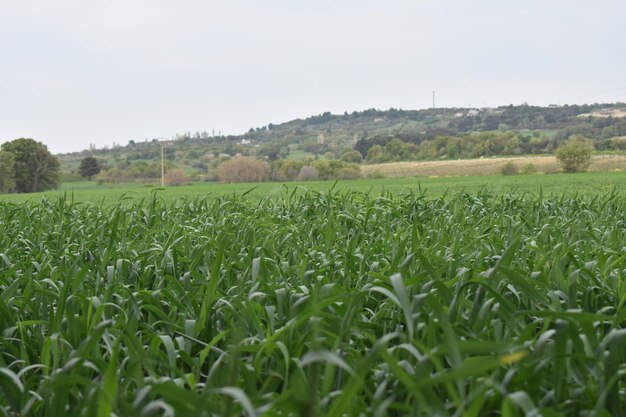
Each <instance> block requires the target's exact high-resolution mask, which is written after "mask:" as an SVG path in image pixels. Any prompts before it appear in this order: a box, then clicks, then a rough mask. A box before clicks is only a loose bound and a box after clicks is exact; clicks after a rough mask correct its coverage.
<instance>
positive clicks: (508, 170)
mask: <svg viewBox="0 0 626 417" xmlns="http://www.w3.org/2000/svg"><path fill="white" fill-rule="evenodd" d="M518 171H519V169H518V168H517V165H515V164H514V163H513V162H511V161H509V162H507V163H506V164H504V165H502V168H500V173H501V174H502V175H516V174H517V173H518Z"/></svg>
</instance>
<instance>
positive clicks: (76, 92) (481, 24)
mask: <svg viewBox="0 0 626 417" xmlns="http://www.w3.org/2000/svg"><path fill="white" fill-rule="evenodd" d="M625 20H626V1H624V0H596V1H594V2H590V1H580V0H567V1H566V0H525V1H515V2H513V1H502V0H473V1H467V0H397V1H394V0H387V1H382V0H378V1H375V0H345V1H344V0H310V1H303V0H264V1H260V0H257V1H252V0H229V1H223V0H222V1H213V0H204V1H201V0H175V1H174V0H171V1H170V0H106V1H102V0H100V1H92V0H0V143H2V142H4V141H7V140H11V139H15V138H18V137H32V138H34V139H36V140H38V141H41V142H43V143H45V144H47V145H48V147H49V148H50V149H51V151H52V152H55V153H59V152H72V151H80V150H82V149H86V148H88V147H89V144H90V143H95V144H96V145H97V146H98V147H102V146H103V145H109V146H110V145H111V144H112V143H113V142H116V143H121V144H126V143H127V142H128V141H129V140H130V139H133V140H135V141H138V140H144V139H145V138H148V139H152V138H159V137H170V136H172V135H174V134H176V133H179V132H184V131H192V132H195V131H202V130H206V131H208V132H211V131H212V130H213V129H215V132H216V133H217V132H218V131H221V132H222V133H223V134H230V133H232V134H239V133H243V132H245V131H247V130H248V129H249V128H250V127H257V126H263V125H266V124H268V123H280V122H284V121H288V120H291V119H294V118H298V117H300V118H304V117H308V116H310V115H313V114H319V113H322V112H325V111H331V112H333V113H343V112H344V111H348V112H352V111H354V110H364V109H368V108H379V109H388V108H390V107H394V108H403V109H420V108H425V107H429V106H431V105H432V91H433V90H435V91H436V92H437V93H436V98H437V103H436V104H437V106H438V107H439V106H441V107H456V106H470V105H471V106H476V107H483V106H498V105H505V104H511V103H512V104H520V103H523V102H527V103H529V104H537V105H548V104H553V103H554V104H565V103H585V102H591V103H593V102H615V101H626V77H625V75H626V44H625V43H624V41H625V40H626V24H624V21H625Z"/></svg>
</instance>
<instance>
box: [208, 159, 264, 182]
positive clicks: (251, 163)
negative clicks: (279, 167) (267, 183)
mask: <svg viewBox="0 0 626 417" xmlns="http://www.w3.org/2000/svg"><path fill="white" fill-rule="evenodd" d="M217 176H218V178H219V180H220V181H224V182H259V181H264V180H266V179H267V176H268V165H267V163H266V162H264V161H260V160H258V159H255V158H251V157H237V158H234V159H230V160H227V161H224V162H222V163H221V164H220V165H219V166H218V167H217Z"/></svg>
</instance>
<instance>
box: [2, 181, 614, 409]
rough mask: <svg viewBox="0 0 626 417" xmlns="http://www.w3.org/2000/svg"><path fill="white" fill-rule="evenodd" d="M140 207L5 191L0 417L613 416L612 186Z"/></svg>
mask: <svg viewBox="0 0 626 417" xmlns="http://www.w3.org/2000/svg"><path fill="white" fill-rule="evenodd" d="M418 184H419V185H418ZM254 187H256V188H254ZM152 190H153V189H152V188H151V187H140V186H134V187H133V186H126V187H119V188H117V187H115V188H105V187H101V188H100V187H97V186H94V185H93V184H87V183H85V184H74V185H73V187H70V188H67V189H66V190H65V191H64V192H61V193H59V192H56V193H47V194H43V195H28V196H2V198H1V199H0V229H1V230H2V231H3V233H2V234H0V415H5V416H17V415H20V416H57V415H62V416H66V417H73V416H98V417H104V416H113V415H116V416H174V415H175V416H241V415H246V416H260V415H268V416H358V415H362V416H404V415H413V416H425V417H426V416H450V417H452V416H467V417H473V416H506V417H513V416H523V415H526V416H539V415H543V416H548V417H551V416H598V417H603V416H607V417H608V416H624V415H626V412H625V411H624V410H626V328H625V326H626V181H624V174H623V173H590V174H580V175H520V176H513V177H501V176H498V177H465V178H433V179H419V180H418V179H403V180H362V181H356V182H348V181H341V182H338V183H337V184H334V183H332V182H328V183H306V184H290V185H289V186H288V187H284V186H281V185H278V184H274V183H263V184H244V185H229V184H198V185H192V186H189V187H172V188H170V187H168V188H166V189H163V190H157V191H156V192H152ZM246 192H249V193H248V194H246Z"/></svg>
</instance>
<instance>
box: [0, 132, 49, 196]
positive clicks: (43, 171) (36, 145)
mask: <svg viewBox="0 0 626 417" xmlns="http://www.w3.org/2000/svg"><path fill="white" fill-rule="evenodd" d="M2 150H3V151H6V152H9V153H11V154H12V155H13V158H14V160H15V165H14V175H15V177H14V178H15V191H17V192H18V193H34V192H38V191H45V190H49V189H52V188H57V187H58V186H59V183H60V181H59V165H60V164H59V160H58V159H57V158H56V157H55V156H54V155H52V154H51V153H50V151H48V147H47V146H46V145H44V144H43V143H41V142H37V141H35V140H33V139H25V138H20V139H15V140H13V141H11V142H7V143H5V144H4V145H2Z"/></svg>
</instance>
